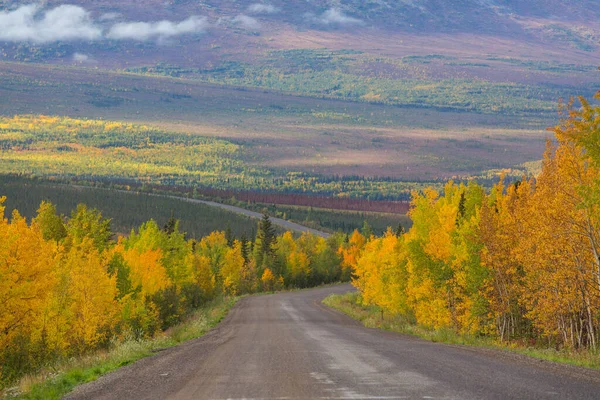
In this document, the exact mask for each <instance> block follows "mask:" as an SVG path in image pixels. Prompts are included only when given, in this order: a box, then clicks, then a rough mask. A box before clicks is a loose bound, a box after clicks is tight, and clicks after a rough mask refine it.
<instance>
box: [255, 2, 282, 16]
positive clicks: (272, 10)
mask: <svg viewBox="0 0 600 400" xmlns="http://www.w3.org/2000/svg"><path fill="white" fill-rule="evenodd" d="M279 11H281V10H280V9H279V7H275V6H272V5H270V4H262V3H254V4H251V5H250V6H249V7H248V12H249V13H250V14H277V13H278V12H279Z"/></svg>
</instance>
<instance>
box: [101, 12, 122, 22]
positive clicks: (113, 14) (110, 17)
mask: <svg viewBox="0 0 600 400" xmlns="http://www.w3.org/2000/svg"><path fill="white" fill-rule="evenodd" d="M119 18H121V13H118V12H109V13H106V14H102V15H101V16H100V21H114V20H115V19H119Z"/></svg>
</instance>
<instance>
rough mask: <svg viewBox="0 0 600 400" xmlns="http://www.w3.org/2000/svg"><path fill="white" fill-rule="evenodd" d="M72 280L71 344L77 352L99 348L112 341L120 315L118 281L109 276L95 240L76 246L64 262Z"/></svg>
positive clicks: (64, 270)
mask: <svg viewBox="0 0 600 400" xmlns="http://www.w3.org/2000/svg"><path fill="white" fill-rule="evenodd" d="M59 268H60V273H61V274H64V276H66V279H67V280H68V289H67V290H68V294H67V296H68V302H67V304H66V309H65V311H66V313H67V315H68V316H69V318H68V320H67V323H68V326H69V331H68V332H67V335H68V341H69V343H70V344H71V346H74V348H75V349H76V351H77V352H79V353H83V352H85V351H87V350H90V349H93V348H95V347H96V346H97V345H98V344H99V343H101V342H103V341H105V340H107V339H108V338H109V335H110V332H111V330H112V327H113V326H114V325H115V323H116V317H117V315H118V312H119V310H118V303H117V301H116V295H117V287H116V278H115V277H114V276H113V277H111V276H109V275H108V273H107V268H106V262H105V261H104V260H103V259H102V258H101V256H100V254H99V251H98V249H97V247H96V244H95V243H94V241H93V239H92V238H84V239H82V240H81V242H79V243H78V244H75V245H73V246H72V247H71V248H70V249H69V251H68V252H67V253H66V254H64V255H63V257H62V259H61V260H60V267H59Z"/></svg>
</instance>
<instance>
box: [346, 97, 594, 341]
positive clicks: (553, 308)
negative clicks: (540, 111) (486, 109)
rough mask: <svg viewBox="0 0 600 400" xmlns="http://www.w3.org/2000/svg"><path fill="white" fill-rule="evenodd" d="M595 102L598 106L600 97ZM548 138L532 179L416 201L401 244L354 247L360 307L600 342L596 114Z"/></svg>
mask: <svg viewBox="0 0 600 400" xmlns="http://www.w3.org/2000/svg"><path fill="white" fill-rule="evenodd" d="M597 98H598V99H600V96H597ZM581 101H582V103H583V106H582V108H581V110H577V111H569V113H570V114H569V117H568V118H567V119H566V120H565V121H564V122H563V123H562V124H561V125H560V126H558V127H556V128H555V129H554V132H555V134H556V142H548V145H547V150H546V152H545V154H544V159H543V165H542V171H541V173H540V175H539V176H538V177H537V178H536V179H523V180H522V181H520V182H516V183H511V184H508V185H505V184H504V183H503V180H502V179H501V181H500V182H499V183H498V184H497V185H496V186H495V187H494V188H493V189H492V190H491V192H489V193H487V192H486V191H485V190H484V189H483V188H482V187H481V186H479V185H478V184H476V183H474V182H472V183H470V184H468V185H463V184H460V185H456V184H454V183H452V182H449V183H448V184H447V185H446V187H445V189H444V191H443V193H438V192H436V191H435V190H426V191H424V192H423V193H415V194H414V198H413V201H412V208H411V211H410V216H411V218H412V220H413V226H412V228H411V229H410V230H409V231H408V232H407V233H405V234H401V232H397V233H392V232H391V231H389V232H388V233H387V234H386V235H385V236H384V237H381V238H374V237H370V238H364V237H362V236H361V235H360V234H358V233H356V234H355V235H353V236H352V238H351V240H350V243H349V246H350V247H349V249H348V250H347V251H346V254H345V257H344V263H345V264H346V265H349V266H351V267H352V268H353V271H354V274H355V278H354V284H355V285H356V287H357V288H358V289H359V290H360V293H361V298H362V302H363V303H365V304H374V305H377V306H379V307H381V309H382V310H383V311H384V312H385V313H392V314H400V315H404V316H406V318H408V319H409V320H410V321H412V322H414V323H417V324H419V325H423V326H427V327H431V328H436V329H438V328H451V329H454V330H456V331H458V332H461V333H467V334H476V335H490V336H493V337H496V338H498V339H499V340H501V341H520V342H521V343H523V344H534V343H536V344H539V345H544V346H553V347H557V348H562V347H567V348H574V349H582V348H588V349H597V348H598V340H599V338H598V335H599V334H600V212H599V211H600V107H597V106H592V105H590V104H589V103H587V102H586V101H585V100H583V99H581Z"/></svg>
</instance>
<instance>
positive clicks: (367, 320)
mask: <svg viewBox="0 0 600 400" xmlns="http://www.w3.org/2000/svg"><path fill="white" fill-rule="evenodd" d="M359 300H360V295H359V293H347V294H343V295H331V296H329V297H327V298H325V299H324V300H323V303H324V304H325V305H327V306H329V307H331V308H333V309H336V310H338V311H341V312H343V313H344V314H346V315H348V316H350V317H351V318H353V319H355V320H357V321H360V322H361V323H362V324H363V325H364V326H366V327H368V328H376V329H383V330H387V331H391V332H398V333H403V334H407V335H412V336H416V337H419V338H422V339H425V340H428V341H431V342H438V343H446V344H453V345H465V346H475V347H482V348H487V349H494V350H502V351H509V352H512V353H517V354H521V355H525V356H529V357H533V358H537V359H541V360H546V361H552V362H557V363H563V364H569V365H575V366H579V367H585V368H592V369H597V370H600V354H599V353H598V352H597V351H592V350H582V351H576V350H570V349H560V350H556V349H551V348H542V347H531V346H525V345H523V344H522V343H518V342H510V343H500V342H499V341H498V340H496V339H495V338H492V337H483V336H475V335H464V334H458V333H457V332H455V331H454V330H452V329H429V328H425V327H422V326H418V325H416V324H415V322H414V321H412V320H411V319H410V318H406V317H404V316H402V315H389V314H382V312H381V309H380V308H379V307H376V306H364V305H362V304H360V302H359Z"/></svg>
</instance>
